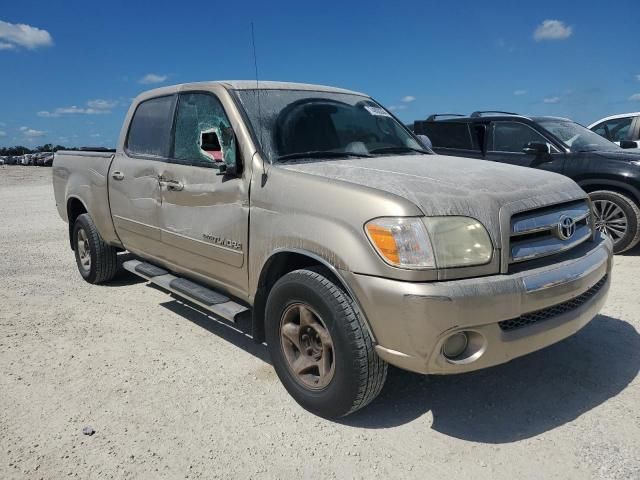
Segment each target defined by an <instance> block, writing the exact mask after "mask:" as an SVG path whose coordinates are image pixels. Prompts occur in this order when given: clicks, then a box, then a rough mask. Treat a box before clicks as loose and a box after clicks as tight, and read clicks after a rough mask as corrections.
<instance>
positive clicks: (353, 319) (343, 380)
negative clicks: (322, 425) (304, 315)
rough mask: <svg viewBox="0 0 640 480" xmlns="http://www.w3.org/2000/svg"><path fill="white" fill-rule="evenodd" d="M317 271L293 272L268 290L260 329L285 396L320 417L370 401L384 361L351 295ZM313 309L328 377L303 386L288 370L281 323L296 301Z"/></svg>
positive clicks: (337, 414) (379, 386)
mask: <svg viewBox="0 0 640 480" xmlns="http://www.w3.org/2000/svg"><path fill="white" fill-rule="evenodd" d="M327 277H328V276H326V275H325V274H323V271H322V270H321V269H304V270H295V271H293V272H291V273H288V274H286V275H284V276H283V277H282V278H280V279H279V280H278V281H277V282H276V284H275V285H274V286H273V288H272V289H271V292H270V293H269V297H268V299H267V305H266V311H265V327H266V328H265V330H266V332H265V333H266V338H267V344H268V347H269V352H270V354H271V358H272V361H273V366H274V368H275V370H276V373H277V374H278V377H279V378H280V381H281V382H282V383H283V385H284V386H285V388H286V389H287V391H288V392H289V394H290V395H291V396H292V397H293V398H294V399H295V400H296V401H297V402H298V403H299V404H300V405H301V406H302V407H304V408H305V409H307V410H309V411H310V412H312V413H314V414H316V415H320V416H322V417H325V418H337V417H342V416H345V415H348V414H350V413H353V412H355V411H356V410H358V409H360V408H362V407H364V406H365V405H367V404H369V403H370V402H371V401H372V400H373V399H374V398H375V397H376V396H378V394H379V393H380V391H381V390H382V387H383V385H384V382H385V380H386V377H387V363H386V362H384V361H383V360H382V359H381V358H380V357H378V355H377V354H376V352H375V350H374V348H373V347H374V346H373V342H372V339H371V336H370V334H369V332H368V330H367V327H366V326H365V325H364V322H363V320H362V319H361V318H360V316H359V315H358V314H357V310H356V308H355V307H354V304H353V301H352V299H351V298H350V297H349V296H348V295H347V294H346V293H345V292H344V291H343V290H342V288H340V287H339V286H338V285H336V284H335V283H334V282H333V281H331V280H330V279H329V278H327ZM300 304H304V305H307V306H309V307H310V308H311V309H313V310H314V311H315V312H317V314H318V315H319V317H320V318H321V321H322V322H323V323H324V324H325V325H326V330H327V331H328V332H329V334H330V336H331V341H332V347H331V348H332V351H333V352H334V357H333V358H334V369H333V373H332V377H331V380H330V381H329V383H328V384H327V385H326V386H324V387H323V388H321V389H319V390H318V389H311V388H307V387H306V386H305V385H303V384H302V383H301V381H300V379H299V378H297V377H296V375H295V374H294V373H293V371H292V369H291V368H290V366H289V365H290V364H291V363H290V362H289V361H288V360H287V357H286V354H285V351H284V348H285V347H284V346H283V345H284V343H286V341H283V340H281V325H282V321H283V318H285V317H284V314H285V313H286V312H287V311H288V309H289V310H290V309H291V308H294V307H293V306H295V305H300Z"/></svg>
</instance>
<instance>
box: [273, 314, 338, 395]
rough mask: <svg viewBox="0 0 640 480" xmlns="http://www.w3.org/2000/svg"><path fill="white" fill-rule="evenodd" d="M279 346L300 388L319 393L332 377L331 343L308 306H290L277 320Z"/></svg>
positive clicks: (320, 323)
mask: <svg viewBox="0 0 640 480" xmlns="http://www.w3.org/2000/svg"><path fill="white" fill-rule="evenodd" d="M280 344H281V346H282V351H283V352H284V357H285V359H286V363H287V367H288V368H289V371H290V372H291V373H292V374H293V376H294V378H295V379H296V380H297V381H298V383H300V384H301V385H302V386H303V387H305V388H308V389H311V390H320V389H322V388H324V387H326V386H327V385H329V383H330V382H331V380H332V379H333V376H334V374H335V353H334V348H333V340H332V338H331V334H330V333H329V330H328V329H327V326H326V325H325V323H324V321H323V320H322V318H321V317H320V315H318V314H317V313H316V312H315V311H314V310H313V309H312V308H311V307H310V306H308V305H306V304H303V303H295V304H292V305H289V306H288V307H287V309H286V310H285V311H284V313H283V314H282V317H281V319H280Z"/></svg>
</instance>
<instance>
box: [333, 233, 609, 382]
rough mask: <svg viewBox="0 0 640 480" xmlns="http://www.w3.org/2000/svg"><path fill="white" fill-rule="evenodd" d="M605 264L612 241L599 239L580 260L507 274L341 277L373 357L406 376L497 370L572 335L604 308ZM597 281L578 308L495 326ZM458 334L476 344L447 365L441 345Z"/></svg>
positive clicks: (565, 298) (566, 297) (564, 298)
mask: <svg viewBox="0 0 640 480" xmlns="http://www.w3.org/2000/svg"><path fill="white" fill-rule="evenodd" d="M611 265H612V246H611V242H610V241H609V240H608V239H605V238H604V237H599V238H598V239H597V241H596V242H594V243H593V248H592V249H590V250H589V251H588V252H587V253H586V254H585V255H584V256H582V257H580V258H578V259H573V260H565V261H562V262H559V263H557V264H554V265H550V266H545V267H540V268H537V269H531V270H527V271H523V272H519V273H515V274H509V275H494V276H490V277H481V278H473V279H466V280H457V281H450V282H432V283H409V282H401V281H397V280H390V279H384V278H377V277H370V276H365V275H358V274H353V273H347V272H342V273H343V275H344V277H345V279H346V280H347V281H348V282H349V284H350V287H351V289H352V290H353V292H354V294H355V295H356V297H357V299H358V302H359V304H360V306H361V308H362V310H363V313H364V315H365V317H366V319H367V321H368V324H369V326H370V328H371V331H372V333H373V335H374V337H375V339H376V342H377V347H376V351H377V352H378V355H380V356H381V357H382V358H383V359H385V360H386V361H388V362H389V363H391V364H393V365H396V366H398V367H400V368H404V369H407V370H412V371H416V372H420V373H441V374H448V373H460V372H465V371H471V370H477V369H481V368H485V367H489V366H492V365H498V364H500V363H504V362H507V361H509V360H512V359H514V358H516V357H519V356H522V355H525V354H527V353H530V352H533V351H535V350H539V349H541V348H543V347H546V346H548V345H551V344H553V343H555V342H558V341H560V340H562V339H564V338H566V337H568V336H570V335H572V334H573V333H575V332H577V331H578V330H579V329H580V328H582V327H583V326H585V325H586V324H587V323H588V322H589V321H591V319H592V318H593V317H594V316H595V315H596V314H597V313H598V311H599V310H600V308H601V307H602V306H603V304H604V302H605V299H606V295H607V292H608V289H609V285H610V282H611V280H610V278H611V275H610V272H611ZM605 277H606V278H605ZM603 278H605V280H604V281H603V283H602V285H601V286H599V288H598V290H597V293H595V294H594V295H593V296H590V297H589V298H588V299H587V300H586V301H585V302H584V303H581V304H580V305H579V306H577V307H576V308H571V309H568V310H565V311H563V312H562V313H560V314H558V315H554V316H551V317H550V318H546V319H545V320H544V321H540V322H536V323H533V324H531V325H526V326H523V327H521V328H516V329H513V330H508V331H505V330H503V329H502V328H501V327H500V324H499V322H501V321H505V320H511V319H517V318H518V317H520V316H522V315H525V314H528V313H530V312H537V311H541V310H544V309H547V308H549V307H553V306H557V305H559V304H562V303H563V302H567V301H569V300H572V299H575V298H576V297H579V296H580V295H582V294H584V293H585V292H587V291H588V290H589V289H591V288H592V287H594V285H596V284H597V283H598V282H600V281H601V280H602V279H603ZM458 331H467V332H472V334H473V335H478V337H476V340H479V341H481V345H480V344H477V345H479V346H478V351H477V352H475V354H474V355H471V356H470V358H467V359H462V360H461V361H457V360H449V359H447V358H445V356H444V355H443V354H442V346H443V343H444V341H445V340H446V338H448V337H449V336H450V335H451V334H452V333H455V332H458Z"/></svg>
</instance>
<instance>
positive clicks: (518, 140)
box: [490, 122, 549, 153]
mask: <svg viewBox="0 0 640 480" xmlns="http://www.w3.org/2000/svg"><path fill="white" fill-rule="evenodd" d="M491 139H492V144H491V148H490V150H491V151H493V152H513V153H523V152H522V149H523V148H525V147H526V146H527V144H528V143H529V142H540V143H549V142H548V141H547V139H546V138H544V137H543V136H542V135H540V134H539V133H538V132H536V131H535V130H534V129H533V128H531V127H529V126H528V125H525V124H524V123H519V122H493V123H492V124H491Z"/></svg>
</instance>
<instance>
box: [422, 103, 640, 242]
mask: <svg viewBox="0 0 640 480" xmlns="http://www.w3.org/2000/svg"><path fill="white" fill-rule="evenodd" d="M446 117H449V118H446ZM413 129H414V131H415V133H416V134H418V135H426V136H428V137H429V139H430V140H431V143H432V148H433V150H434V151H435V152H437V153H440V154H443V155H455V156H460V157H471V158H478V159H482V160H492V161H496V162H503V163H511V164H514V165H521V166H525V167H533V168H539V169H543V170H549V171H552V172H557V173H562V174H564V175H566V176H568V177H570V178H572V179H573V180H574V181H576V182H577V183H578V185H580V186H581V187H582V188H583V189H584V190H585V191H587V192H588V193H589V196H590V197H591V200H592V202H593V210H594V214H595V219H594V220H595V226H596V228H597V229H598V230H600V231H601V232H603V233H605V234H606V235H608V236H610V237H611V239H612V240H613V242H614V251H615V253H620V252H623V251H625V250H628V249H630V248H632V247H633V246H634V245H636V244H637V243H638V242H639V241H640V207H639V206H640V152H638V151H637V150H636V151H632V150H625V149H623V148H620V147H619V146H618V145H616V144H614V143H612V142H610V141H609V140H607V139H605V138H603V137H601V136H600V135H598V134H596V133H594V132H592V131H591V130H588V129H587V128H585V127H583V126H582V125H580V124H578V123H576V122H574V121H572V120H568V119H566V118H557V117H525V116H522V115H517V114H513V113H507V112H474V113H473V114H471V115H470V116H462V115H451V114H446V115H432V116H430V117H429V118H427V119H426V120H424V121H416V122H414V125H413ZM461 174H462V175H463V174H464V172H461Z"/></svg>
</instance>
